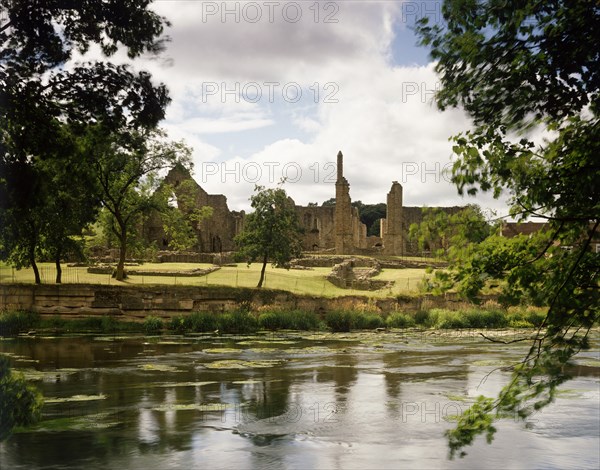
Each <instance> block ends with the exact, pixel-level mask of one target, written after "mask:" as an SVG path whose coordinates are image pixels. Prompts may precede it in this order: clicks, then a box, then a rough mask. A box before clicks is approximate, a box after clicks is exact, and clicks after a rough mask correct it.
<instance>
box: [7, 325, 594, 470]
mask: <svg viewBox="0 0 600 470" xmlns="http://www.w3.org/2000/svg"><path fill="white" fill-rule="evenodd" d="M515 334H517V333H515ZM519 334H521V333H519ZM599 339H600V338H599V335H598V334H597V333H596V334H595V336H594V338H593V341H592V344H593V348H592V349H591V350H590V351H586V352H585V353H583V354H581V355H580V356H579V357H578V359H577V361H576V364H575V366H574V367H573V368H572V370H571V372H572V374H573V375H574V377H575V378H574V379H573V380H571V381H569V382H567V383H566V384H564V385H563V387H562V390H561V392H560V393H559V397H558V399H557V400H556V402H555V403H554V404H552V405H551V406H550V407H548V408H547V409H545V410H544V411H543V412H540V413H537V414H535V415H533V416H532V417H531V418H530V419H529V420H528V421H527V422H526V423H523V422H518V421H517V420H513V419H508V420H504V421H502V422H501V423H500V425H499V426H498V428H499V431H498V433H497V435H496V439H495V441H494V443H493V445H491V446H490V445H487V444H485V442H484V441H483V440H478V441H477V443H476V444H475V445H474V446H472V447H470V448H469V449H468V452H469V454H468V456H467V457H466V458H464V459H458V460H454V461H451V460H448V459H447V447H446V441H445V438H444V435H443V433H444V430H446V429H449V428H450V427H451V426H452V423H451V422H450V421H449V420H448V417H449V416H451V415H453V414H456V413H457V412H460V411H461V410H464V409H466V408H467V407H468V404H469V403H470V402H471V401H472V400H473V398H474V397H476V396H477V395H479V394H488V395H491V394H494V393H496V392H497V391H498V390H499V388H500V387H501V386H502V385H503V384H505V383H506V381H507V378H508V373H507V372H504V371H502V370H497V371H495V372H494V373H492V374H491V375H490V376H489V377H488V378H487V379H486V380H485V381H484V382H482V379H483V378H484V376H485V375H486V374H487V373H488V372H490V371H491V370H492V369H495V368H498V367H501V366H506V365H509V364H511V363H514V362H516V361H517V360H518V359H519V358H520V357H522V355H523V354H524V352H525V350H526V347H527V346H526V345H525V344H523V343H515V344H513V345H501V344H494V343H489V342H486V341H484V340H482V339H481V337H479V336H478V335H476V334H475V333H460V334H458V335H456V337H452V338H450V337H447V336H446V337H444V336H440V335H437V334H432V333H427V334H425V333H411V334H408V333H396V332H390V333H380V334H375V333H352V334H345V335H344V334H316V335H312V334H299V333H290V334H288V335H278V336H273V335H267V336H248V337H240V336H237V337H207V336H198V337H180V336H169V337H165V336H163V337H153V338H148V337H146V338H144V337H114V336H94V337H90V336H87V337H60V338H50V337H48V338H40V337H37V338H16V339H12V340H3V341H0V352H2V353H5V354H9V355H11V356H12V357H13V359H14V364H15V367H17V368H18V369H20V370H22V371H24V372H25V374H26V376H27V377H29V378H31V379H32V380H35V383H36V384H37V385H38V386H39V387H40V388H41V390H42V391H43V394H44V396H45V397H46V400H47V403H46V405H45V407H44V416H43V421H42V423H40V425H38V426H37V427H36V428H34V429H30V430H25V431H23V432H19V433H17V434H15V435H13V436H12V437H11V438H10V439H9V440H8V441H7V442H5V443H3V444H0V468H2V469H22V468H23V469H24V468H36V469H37V468H47V469H50V468H52V469H63V468H64V469H72V468H73V469H74V468H85V469H88V470H89V469H100V468H101V469H113V468H114V469H117V468H119V469H161V470H162V469H171V468H173V469H175V468H177V469H179V468H182V469H183V468H185V469H191V468H210V469H219V468H223V469H229V468H232V469H233V468H235V469H245V468H260V469H286V468H290V469H291V468H319V469H353V468H356V469H366V468H394V469H395V468H411V469H412V468H484V467H485V468H557V469H558V468H561V469H562V468H600V438H599V435H600V388H599V387H600V357H599V350H600V341H599Z"/></svg>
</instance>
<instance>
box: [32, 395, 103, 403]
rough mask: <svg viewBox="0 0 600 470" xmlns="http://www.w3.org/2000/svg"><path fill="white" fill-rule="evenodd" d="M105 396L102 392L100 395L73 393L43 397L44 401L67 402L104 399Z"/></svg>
mask: <svg viewBox="0 0 600 470" xmlns="http://www.w3.org/2000/svg"><path fill="white" fill-rule="evenodd" d="M106 398H107V397H106V395H104V394H103V393H101V394H100V395H73V396H71V397H61V398H58V397H56V398H55V397H48V398H44V403H68V402H74V401H94V400H105V399H106Z"/></svg>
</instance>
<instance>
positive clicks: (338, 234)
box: [335, 152, 356, 255]
mask: <svg viewBox="0 0 600 470" xmlns="http://www.w3.org/2000/svg"><path fill="white" fill-rule="evenodd" d="M343 158H344V156H343V155H342V152H339V153H338V155H337V181H336V183H335V252H336V253H337V254H340V255H341V254H351V253H352V252H353V251H354V247H355V246H356V245H355V244H354V236H353V230H352V228H353V227H352V204H351V200H350V185H349V184H348V180H346V178H344V161H343Z"/></svg>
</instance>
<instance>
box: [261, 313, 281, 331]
mask: <svg viewBox="0 0 600 470" xmlns="http://www.w3.org/2000/svg"><path fill="white" fill-rule="evenodd" d="M258 326H259V327H260V328H264V329H265V330H278V329H280V328H282V326H281V312H265V313H261V314H260V315H259V316H258Z"/></svg>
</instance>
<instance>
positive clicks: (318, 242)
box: [296, 206, 335, 251]
mask: <svg viewBox="0 0 600 470" xmlns="http://www.w3.org/2000/svg"><path fill="white" fill-rule="evenodd" d="M296 214H297V216H298V221H299V222H300V227H301V228H302V230H303V234H302V250H303V251H323V250H328V249H332V248H335V207H333V206H326V207H303V206H296Z"/></svg>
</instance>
